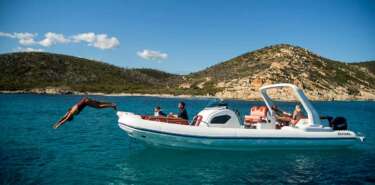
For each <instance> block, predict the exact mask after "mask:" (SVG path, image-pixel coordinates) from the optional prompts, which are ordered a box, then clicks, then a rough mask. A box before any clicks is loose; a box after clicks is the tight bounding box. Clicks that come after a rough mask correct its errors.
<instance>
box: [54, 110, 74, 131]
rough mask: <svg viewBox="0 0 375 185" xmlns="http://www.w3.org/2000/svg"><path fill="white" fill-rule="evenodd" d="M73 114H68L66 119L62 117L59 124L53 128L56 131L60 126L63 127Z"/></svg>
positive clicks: (65, 116)
mask: <svg viewBox="0 0 375 185" xmlns="http://www.w3.org/2000/svg"><path fill="white" fill-rule="evenodd" d="M72 116H73V114H72V113H71V111H69V112H67V113H66V114H65V115H64V117H62V118H61V119H60V120H59V121H58V122H57V123H55V124H53V126H52V127H53V128H54V129H56V128H58V127H59V126H61V125H63V124H64V123H65V122H66V121H68V119H69V118H70V117H72Z"/></svg>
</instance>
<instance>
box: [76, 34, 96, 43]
mask: <svg viewBox="0 0 375 185" xmlns="http://www.w3.org/2000/svg"><path fill="white" fill-rule="evenodd" d="M72 39H73V42H76V43H78V42H81V41H85V42H89V43H91V42H94V41H95V40H96V35H95V33H92V32H89V33H80V34H77V35H73V36H72Z"/></svg>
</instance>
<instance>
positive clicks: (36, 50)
mask: <svg viewBox="0 0 375 185" xmlns="http://www.w3.org/2000/svg"><path fill="white" fill-rule="evenodd" d="M17 51H21V52H42V51H44V50H43V49H40V48H23V47H18V48H17Z"/></svg>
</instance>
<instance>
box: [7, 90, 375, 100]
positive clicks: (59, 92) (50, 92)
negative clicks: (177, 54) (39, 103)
mask: <svg viewBox="0 0 375 185" xmlns="http://www.w3.org/2000/svg"><path fill="white" fill-rule="evenodd" d="M305 93H306V95H307V96H308V97H309V98H310V99H311V100H313V101H375V97H373V98H369V97H367V96H366V97H360V96H359V97H358V96H341V95H337V96H332V97H334V98H319V97H317V96H311V95H310V93H309V92H305ZM0 94H39V95H80V96H84V95H86V96H148V97H163V98H221V99H233V100H246V101H262V99H261V97H260V95H259V93H258V92H254V93H252V95H251V96H243V97H240V96H229V95H228V94H221V93H218V94H217V96H210V95H205V96H204V95H188V94H182V95H173V94H144V93H102V92H79V91H72V90H66V89H59V88H45V89H40V88H37V89H31V90H14V91H9V90H3V91H0ZM271 95H272V94H271ZM273 95H274V96H275V95H276V96H280V97H286V96H285V95H286V93H285V92H281V93H277V94H275V93H274V94H273ZM335 97H336V98H335ZM275 99H276V100H282V101H294V100H293V99H292V98H277V97H275Z"/></svg>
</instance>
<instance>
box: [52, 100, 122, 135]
mask: <svg viewBox="0 0 375 185" xmlns="http://www.w3.org/2000/svg"><path fill="white" fill-rule="evenodd" d="M86 106H89V107H93V108H97V109H102V108H113V109H114V110H117V106H116V104H114V103H108V102H100V101H96V100H93V99H90V98H87V97H84V98H82V99H81V100H80V101H79V102H78V103H77V104H75V105H73V106H72V107H71V108H69V109H68V112H67V113H66V114H65V115H64V116H63V117H62V118H61V119H60V120H59V121H58V122H57V123H55V124H54V125H53V128H55V129H56V128H58V127H60V126H61V125H63V124H64V123H65V122H66V121H72V120H73V117H74V116H75V115H78V114H79V113H80V112H81V111H82V110H83V109H84V108H85V107H86Z"/></svg>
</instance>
